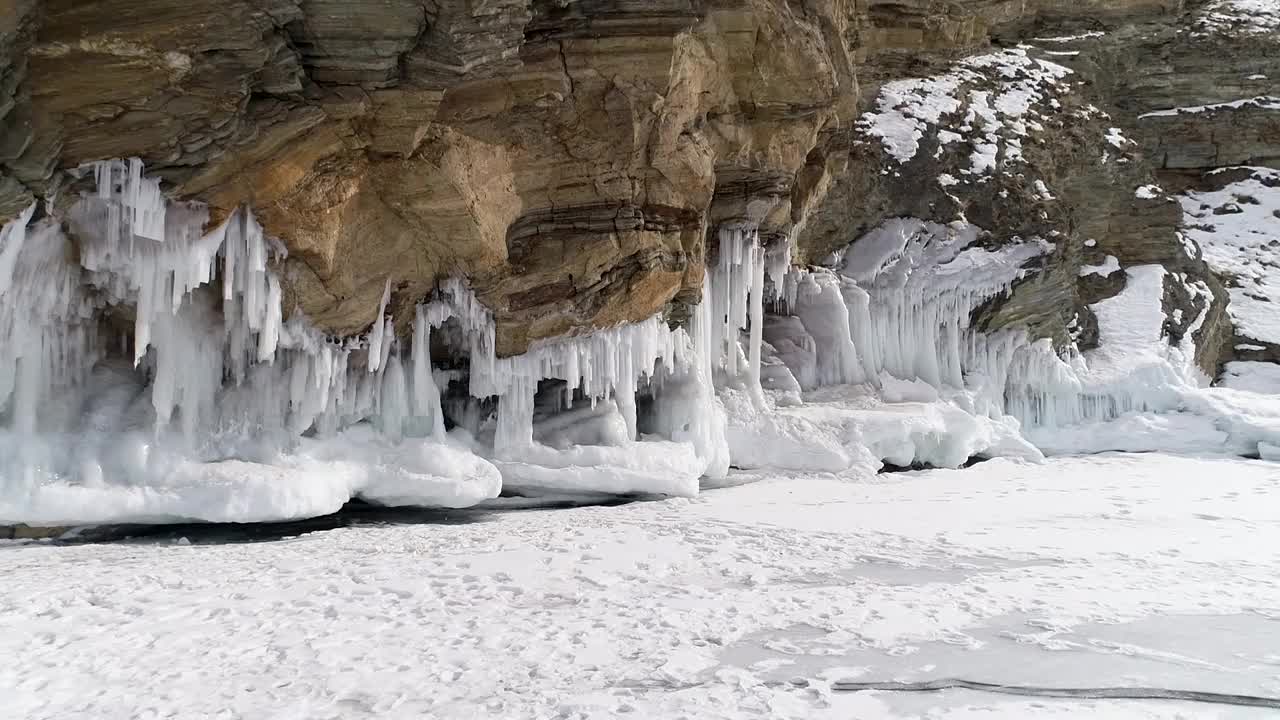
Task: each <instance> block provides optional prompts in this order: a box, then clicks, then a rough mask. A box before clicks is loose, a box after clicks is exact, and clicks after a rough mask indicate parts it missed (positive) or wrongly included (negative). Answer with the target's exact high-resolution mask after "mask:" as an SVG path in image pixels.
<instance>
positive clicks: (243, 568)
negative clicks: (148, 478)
mask: <svg viewBox="0 0 1280 720" xmlns="http://www.w3.org/2000/svg"><path fill="white" fill-rule="evenodd" d="M732 480H733V482H735V483H743V482H746V481H749V480H758V481H757V482H751V483H748V484H739V485H737V486H735V487H728V488H724V489H718V490H710V491H707V492H705V493H704V494H703V495H702V496H701V497H700V498H698V499H694V500H688V499H674V500H668V501H663V502H652V503H638V504H631V505H625V506H619V507H607V508H606V507H585V508H579V509H570V510H556V511H534V512H501V511H499V512H485V511H460V514H456V515H454V516H452V518H451V521H450V522H449V523H448V524H413V523H412V522H410V523H409V524H396V523H392V524H375V525H363V526H353V527H345V528H340V529H334V530H329V531H324V532H313V533H310V534H303V535H301V536H297V537H293V536H288V535H286V536H285V537H281V538H280V539H278V540H274V541H267V542H250V543H244V544H235V543H233V544H219V543H215V544H206V543H208V542H209V541H210V540H219V541H222V540H225V539H226V534H225V531H221V533H222V534H210V533H208V532H202V531H201V530H200V528H198V527H188V528H185V529H182V530H178V531H174V533H171V534H170V535H168V536H166V537H168V538H169V539H168V540H154V539H153V540H152V541H150V542H135V543H119V544H85V545H74V544H71V545H55V544H49V543H45V542H31V543H22V542H14V541H8V542H0V563H3V567H4V575H5V590H4V592H3V593H0V652H3V653H4V655H5V656H6V657H7V658H9V661H8V662H6V663H4V664H2V665H0V691H2V692H3V697H4V706H5V710H6V712H7V713H8V714H10V715H11V716H13V717H21V718H25V719H26V720H41V719H44V718H50V719H52V718H57V719H59V720H71V719H74V718H93V719H94V720H104V719H110V718H132V717H181V718H215V717H217V718H228V719H231V718H266V717H273V718H309V719H310V718H355V717H381V718H415V719H416V718H423V717H439V718H490V717H499V718H506V719H509V720H517V719H519V718H553V717H555V718H579V719H594V718H610V717H622V716H628V717H640V718H654V719H660V718H663V719H664V718H682V717H688V718H734V719H737V718H744V717H770V718H830V719H832V720H836V719H839V720H847V719H848V718H885V719H887V720H892V719H895V718H920V719H923V718H930V719H936V718H977V717H981V718H1008V719H1010V720H1028V719H1032V718H1126V719H1127V718H1143V719H1145V720H1152V719H1156V718H1159V719H1161V720H1173V719H1174V718H1240V719H1242V720H1243V719H1249V720H1252V719H1254V718H1257V719H1259V720H1260V719H1261V718H1267V717H1273V716H1274V712H1275V711H1274V710H1265V709H1249V708H1239V707H1227V706H1211V705H1192V704H1188V703H1180V702H1160V701H1066V700H1051V699H1042V698H1036V699H1029V698H1017V697H1005V696H997V695H985V694H980V693H975V692H965V691H948V692H944V693H936V694H921V695H907V694H901V695H895V694H893V693H886V692H880V693H857V694H847V693H834V692H832V691H831V690H830V684H831V683H833V682H836V681H840V680H861V681H871V680H893V679H899V680H921V679H932V678H943V677H963V678H966V679H971V680H976V681H989V682H1000V683H1016V684H1026V685H1045V686H1051V687H1065V686H1157V687H1170V688H1180V689H1188V690H1203V691H1216V692H1229V693H1240V694H1250V695H1270V696H1276V695H1280V669H1278V667H1280V665H1278V664H1277V663H1280V658H1277V655H1276V648H1277V647H1280V555H1277V553H1275V552H1272V551H1271V548H1274V547H1276V545H1277V544H1278V543H1280V470H1277V466H1276V465H1274V464H1268V463H1263V462H1259V461H1249V460H1239V459H1191V458H1177V457H1169V456H1162V455H1141V456H1118V455H1104V456H1095V457H1088V458H1064V459H1059V460H1055V461H1053V462H1051V463H1049V464H1043V465H1036V464H1024V463H1021V462H1017V461H1011V460H994V461H990V462H987V463H983V464H980V465H977V466H975V467H973V468H970V469H968V470H958V471H928V472H919V473H903V474H895V475H885V476H881V477H880V478H879V479H878V480H876V481H875V482H864V483H847V482H842V481H839V480H836V479H834V478H831V477H829V476H805V475H799V476H789V477H776V476H774V477H770V476H767V475H765V476H750V475H741V474H740V475H737V476H735V477H734V478H732ZM406 517H407V516H406ZM406 517H401V518H400V520H401V521H402V522H403V521H405V520H406ZM304 530H305V528H304Z"/></svg>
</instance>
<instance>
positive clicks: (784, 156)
mask: <svg viewBox="0 0 1280 720" xmlns="http://www.w3.org/2000/svg"><path fill="white" fill-rule="evenodd" d="M1222 4H1223V2H1221V0H1219V1H1218V2H1215V3H1212V4H1211V5H1214V6H1217V5H1222ZM1228 4H1229V3H1228ZM3 5H4V13H3V15H2V17H3V19H0V218H9V217H12V216H13V215H15V214H16V213H17V212H18V211H19V210H21V209H22V208H23V207H25V206H26V205H28V204H29V203H30V202H31V201H32V200H33V199H34V198H44V199H47V200H51V201H55V202H56V201H57V200H58V199H60V198H67V197H71V196H73V195H74V193H75V191H76V188H77V183H78V182H79V179H78V173H77V170H76V169H77V168H78V167H80V166H81V165H82V164H84V163H88V162H92V161H95V160H101V159H105V158H114V157H139V158H141V159H142V160H143V161H144V162H145V163H146V165H147V167H148V168H149V170H150V171H151V172H154V173H158V174H160V175H161V176H162V177H163V178H164V179H165V183H166V184H165V189H166V191H167V192H169V193H170V194H172V195H174V196H178V197H186V198H194V199H199V200H202V201H204V202H206V203H208V204H209V205H210V206H211V207H212V209H213V213H212V216H213V220H214V221H218V220H220V219H221V218H222V217H225V216H226V215H227V214H228V213H230V212H231V211H233V210H234V209H235V208H237V207H239V206H242V205H246V206H249V207H252V208H253V211H254V213H255V214H256V217H257V218H258V220H259V221H260V222H261V223H262V224H263V225H264V227H265V228H266V230H267V231H268V232H269V233H270V234H272V235H274V236H276V237H278V238H279V239H280V240H281V241H282V242H283V243H284V245H285V246H286V247H287V248H288V258H287V260H284V261H283V264H284V267H283V272H282V277H283V278H284V279H285V283H286V287H285V296H286V298H287V303H286V305H287V307H290V308H293V309H294V310H295V311H296V312H302V313H305V314H306V316H307V317H308V318H310V319H311V320H312V321H313V322H315V323H316V324H318V325H319V326H320V327H322V328H324V329H326V330H327V331H329V332H331V333H334V334H337V335H346V334H352V333H357V332H360V331H362V330H363V329H365V328H367V327H368V326H369V325H370V323H371V322H372V321H373V320H374V317H375V314H376V312H377V308H378V305H379V302H378V301H379V297H380V295H381V293H382V289H383V287H384V285H385V284H386V283H387V282H388V281H389V282H390V283H391V285H392V288H393V292H392V301H391V307H392V309H393V311H394V314H395V316H396V317H397V318H408V317H410V316H411V313H409V312H404V311H403V310H404V309H406V308H409V307H411V306H412V304H413V303H415V302H418V301H419V300H421V299H422V298H423V297H424V296H426V295H427V294H428V293H429V292H430V291H431V289H432V288H433V287H434V286H435V285H436V283H437V282H438V280H440V279H441V278H444V277H448V276H456V275H463V276H466V277H468V278H470V281H471V284H472V287H473V288H474V290H475V291H476V293H477V295H478V297H479V298H480V299H481V301H482V302H483V303H484V304H485V305H486V306H488V307H489V308H491V309H492V310H493V312H494V315H495V320H496V322H497V344H498V349H499V352H500V354H514V353H518V352H521V351H523V350H524V349H525V348H526V347H528V345H529V343H530V342H531V341H534V340H537V339H540V338H547V337H552V336H557V335H561V334H565V333H573V332H578V331H581V330H584V329H587V328H593V327H605V326H610V325H615V324H618V323H621V322H625V321H635V320H640V319H643V318H646V317H649V316H651V315H653V314H654V313H656V312H661V311H663V310H664V309H666V310H669V311H670V310H673V309H676V308H678V307H679V306H681V305H682V304H685V303H688V302H690V301H693V300H696V298H698V297H699V292H700V287H701V283H702V278H703V268H704V265H705V263H706V259H707V256H708V252H709V250H711V251H714V248H713V247H710V246H713V245H714V240H711V238H714V237H715V232H714V231H715V230H716V229H717V228H718V227H721V226H725V225H729V224H735V223H749V224H751V225H754V226H758V227H759V228H760V232H761V234H762V237H764V238H765V239H766V241H767V242H769V243H772V244H778V243H791V244H793V245H794V246H795V259H796V261H797V262H801V263H817V262H821V261H823V260H824V259H825V257H826V255H827V254H829V253H830V252H831V251H832V250H835V249H837V248H840V247H843V246H845V245H847V244H848V243H849V242H850V241H851V240H852V239H853V238H855V237H857V236H858V235H860V234H861V233H862V232H864V231H865V230H867V229H870V228H872V227H875V226H876V225H877V224H879V223H880V222H881V221H883V220H884V219H886V218H891V217H896V216H904V215H910V216H914V217H919V218H922V219H927V220H934V221H939V222H950V221H952V220H955V219H957V218H965V219H967V220H968V221H970V222H972V223H974V224H976V225H978V226H980V227H982V228H985V229H986V230H988V231H989V235H988V237H986V238H985V239H984V242H986V243H989V244H991V245H992V246H995V245H1000V244H1002V243H1006V242H1010V241H1012V240H1014V239H1027V238H1033V237H1034V238H1040V239H1042V240H1043V241H1045V242H1048V243H1050V244H1052V245H1053V246H1054V247H1055V248H1056V251H1055V252H1053V253H1052V254H1050V255H1048V256H1046V258H1045V259H1044V260H1043V261H1042V262H1041V264H1040V266H1039V267H1038V268H1036V271H1035V272H1034V273H1032V274H1031V275H1030V276H1029V277H1028V278H1027V279H1026V280H1025V281H1023V282H1021V283H1020V284H1019V285H1018V286H1017V288H1016V289H1015V291H1014V292H1013V294H1012V295H1011V296H1010V297H1009V298H1007V299H1005V300H1002V301H1000V302H998V303H993V304H990V305H989V306H988V307H986V308H984V309H983V310H982V312H981V318H979V321H980V323H981V324H982V325H983V326H985V327H990V328H992V329H996V328H1001V327H1010V326H1018V327H1028V328H1030V329H1031V331H1032V333H1033V334H1035V335H1038V336H1048V337H1053V338H1054V339H1055V340H1056V341H1057V342H1059V343H1065V342H1067V341H1069V340H1070V339H1071V338H1073V337H1074V338H1076V339H1080V338H1082V337H1083V338H1085V343H1086V344H1087V336H1088V333H1087V328H1088V326H1089V323H1090V320H1089V317H1088V309H1087V306H1088V304H1089V303H1091V302H1096V301H1097V300H1099V299H1102V298H1104V297H1106V296H1107V293H1108V292H1111V293H1113V294H1114V292H1116V291H1117V288H1116V287H1115V286H1116V281H1112V282H1110V284H1108V283H1107V282H1101V281H1099V280H1097V279H1096V277H1095V276H1086V279H1081V276H1080V273H1079V268H1080V267H1081V266H1082V265H1098V264H1100V263H1103V262H1104V260H1105V259H1106V258H1107V257H1108V256H1113V257H1116V258H1119V261H1120V262H1121V264H1122V265H1123V266H1128V265H1136V264H1143V263H1159V264H1162V265H1165V266H1166V267H1168V268H1169V269H1170V270H1171V271H1173V272H1177V273H1182V274H1184V275H1185V276H1186V277H1188V278H1191V279H1192V280H1195V281H1197V282H1203V283H1206V284H1207V285H1208V286H1209V287H1211V288H1213V293H1214V297H1215V298H1216V299H1218V300H1225V294H1224V293H1223V291H1222V290H1221V288H1220V287H1219V284H1218V281H1217V280H1216V279H1215V276H1214V275H1213V273H1212V272H1210V270H1209V269H1208V268H1207V267H1206V266H1205V265H1204V263H1203V262H1201V260H1200V259H1199V258H1198V257H1194V256H1188V254H1187V252H1186V251H1185V249H1184V247H1183V245H1182V244H1181V243H1180V242H1179V240H1178V237H1177V228H1178V226H1179V225H1180V223H1181V211H1180V210H1179V206H1178V204H1177V203H1176V202H1174V201H1172V200H1170V199H1169V198H1168V197H1167V196H1166V195H1164V194H1163V193H1161V194H1158V195H1156V196H1154V197H1145V196H1142V195H1141V194H1138V193H1137V190H1138V189H1139V188H1141V187H1144V186H1147V185H1149V184H1154V183H1155V182H1156V180H1157V178H1156V177H1155V175H1154V174H1153V173H1155V174H1159V176H1160V178H1159V182H1161V183H1164V184H1165V186H1166V187H1165V189H1166V190H1170V191H1177V190H1180V189H1183V187H1186V186H1187V183H1190V182H1191V181H1192V180H1194V178H1195V177H1197V176H1198V175H1199V173H1201V172H1202V171H1206V170H1213V169H1216V168H1219V167H1222V166H1224V165H1235V164H1255V165H1266V164H1271V165H1274V164H1275V163H1276V162H1277V159H1278V158H1280V152H1278V151H1277V143H1280V140H1277V133H1280V126H1278V125H1277V124H1276V123H1277V120H1276V118H1280V113H1276V112H1274V111H1273V110H1271V109H1270V106H1269V105H1268V104H1267V103H1268V102H1269V101H1268V100H1266V99H1265V96H1266V95H1267V94H1268V93H1269V92H1270V90H1269V88H1270V87H1273V85H1274V83H1273V82H1272V81H1270V80H1268V79H1267V78H1273V77H1274V78H1280V67H1276V65H1277V64H1280V60H1276V59H1275V54H1274V53H1270V52H1269V51H1267V48H1268V47H1274V45H1273V43H1274V40H1275V38H1274V32H1273V30H1274V27H1273V26H1264V27H1262V28H1261V30H1260V31H1259V30H1258V28H1255V27H1253V26H1251V25H1248V24H1247V23H1245V22H1244V21H1243V20H1240V19H1239V18H1236V17H1235V16H1232V15H1230V13H1227V12H1225V11H1223V10H1222V8H1216V9H1213V8H1211V9H1212V12H1210V11H1209V10H1206V8H1204V7H1202V6H1203V5H1204V4H1203V3H1194V2H1186V3H1184V2H1182V1H1181V0H1129V1H1126V2H1086V3H1071V4H1064V3H1059V2H1023V1H1017V2H1015V1H1013V0H957V1H956V2H950V3H904V2H882V1H881V0H787V1H783V0H647V1H645V2H638V1H633V0H489V1H485V2H480V1H479V0H428V1H427V2H422V1H421V0H387V1H386V2H379V3H347V2H336V1H335V0H237V1H235V2H229V3H210V2H206V1H204V0H185V1H184V2H176V1H175V0H143V1H141V2H139V1H137V0H130V1H129V2H125V1H124V0H105V1H103V2H95V3H82V2H73V1H72V0H43V1H41V0H10V1H9V2H7V3H4V4H3ZM1233 18H1234V19H1233ZM1246 20H1247V18H1246ZM1055 36H1057V37H1055ZM1063 36H1068V37H1065V38H1064V37H1063ZM1037 38H1040V39H1039V40H1037ZM1046 38H1048V40H1045V39H1046ZM1021 42H1030V43H1032V44H1033V45H1034V47H1028V48H1023V49H1020V50H1019V49H1013V50H1000V46H1003V47H1006V48H1012V47H1014V46H1016V45H1017V43H1021ZM1269 44H1270V45H1269ZM1224 53H1229V54H1230V57H1231V58H1232V62H1230V63H1224V62H1222V61H1221V59H1222V57H1223V55H1224ZM975 55H976V56H978V57H983V58H988V59H987V60H979V61H974V60H973V59H969V60H965V59H964V58H972V57H973V56H975ZM992 58H995V59H992ZM1059 67H1061V72H1059V70H1057V69H1053V68H1059ZM905 78H933V80H932V81H930V82H934V83H935V85H934V86H930V87H928V88H926V90H927V91H928V92H930V93H937V92H942V94H943V95H945V96H947V97H951V98H952V99H953V100H954V103H953V105H948V106H947V107H945V108H941V109H939V108H933V109H929V108H924V109H923V110H921V111H920V112H918V113H917V114H916V115H917V117H916V118H915V119H916V120H918V121H919V127H914V126H913V127H912V128H911V129H910V131H911V132H912V133H917V132H918V133H919V135H920V137H919V138H916V140H915V142H916V143H917V145H918V147H917V148H916V150H915V151H914V152H913V153H912V154H911V155H910V156H909V157H903V156H900V155H898V156H896V155H895V147H894V146H893V144H892V143H891V142H888V141H887V140H886V138H885V136H884V134H883V132H880V130H878V129H877V126H876V122H877V120H876V119H877V118H881V119H884V118H889V120H892V117H890V116H892V115H894V114H895V113H897V115H902V113H901V112H899V111H901V110H902V108H903V107H905V106H908V105H909V104H910V102H911V101H912V97H918V96H919V95H920V93H918V92H917V91H915V90H911V88H910V87H909V86H905V85H904V86H901V87H897V88H896V89H895V85H894V84H895V83H896V82H898V81H901V80H903V79H905ZM939 82H941V83H942V84H943V85H945V86H946V87H942V86H939V85H937V84H936V83H939ZM948 93H949V95H948ZM1028 93H1030V94H1032V95H1034V97H1028V96H1027V94H1028ZM1272 94H1280V93H1272ZM1001 96H1004V97H1005V99H1006V102H1007V103H1012V105H1008V104H1006V105H1003V106H1002V105H998V104H997V105H993V106H990V107H986V106H984V105H983V103H985V102H987V101H988V100H990V99H992V98H995V99H999V98H1000V97H1001ZM1259 96H1264V97H1263V99H1259V100H1249V98H1258V97H1259ZM1241 100H1244V101H1245V102H1243V103H1237V101H1241ZM1215 103H1233V104H1232V105H1230V106H1223V107H1222V108H1219V109H1216V110H1212V111H1210V112H1205V113H1196V114H1194V115H1187V114H1185V113H1179V112H1172V113H1170V112H1167V111H1169V110H1170V109H1171V108H1176V107H1185V106H1193V105H1210V104H1215ZM1023 104H1025V105H1026V107H1022V105H1023ZM935 111H937V112H935ZM1014 116H1018V117H1016V118H1015V117H1014ZM1023 116H1025V117H1023ZM966 118H968V119H966ZM1019 123H1021V125H1020V124H1019ZM961 126H965V127H968V131H965V132H962V133H956V131H955V130H953V129H949V128H956V127H961ZM940 131H943V132H940ZM877 133H879V134H877ZM957 134H958V135H960V136H959V137H955V135H957ZM1130 138H1132V140H1131V139H1130ZM982 163H989V164H990V167H989V168H985V169H984V168H983V167H981V165H982ZM996 167H999V168H1001V171H1000V172H992V170H994V169H995V168H996ZM1174 177H1179V178H1183V180H1181V181H1176V182H1175V180H1174V179H1173V178H1174ZM1184 301H1185V302H1186V303H1191V304H1190V305H1188V307H1187V308H1186V310H1187V312H1186V313H1184V315H1185V316H1186V317H1194V316H1197V315H1198V310H1199V309H1202V308H1197V307H1194V302H1196V301H1195V300H1194V299H1184V300H1178V299H1176V298H1175V299H1173V300H1171V302H1175V303H1176V302H1184ZM1222 304H1223V303H1215V307H1218V306H1221V305H1222ZM673 317H678V313H674V314H673ZM1225 318H1226V315H1225V313H1223V311H1222V310H1221V309H1220V307H1218V309H1215V310H1213V312H1212V314H1211V316H1210V318H1209V320H1208V321H1207V322H1205V323H1204V324H1203V325H1202V326H1200V328H1199V329H1198V330H1197V332H1198V333H1199V334H1200V335H1201V336H1202V338H1201V340H1202V341H1201V342H1199V343H1198V345H1197V347H1198V348H1199V349H1200V350H1199V352H1200V357H1199V360H1200V363H1201V365H1202V367H1204V368H1205V369H1206V370H1210V369H1212V368H1214V367H1216V365H1217V364H1218V363H1219V361H1220V360H1221V359H1222V357H1221V356H1220V355H1221V354H1220V352H1219V350H1218V349H1217V348H1218V347H1219V346H1221V345H1222V344H1223V343H1225V342H1226V341H1225V340H1224V338H1228V337H1230V336H1231V335H1232V332H1231V330H1230V328H1229V327H1228V326H1227V324H1226V320H1225ZM1187 322H1190V321H1189V320H1188V321H1187ZM1082 328H1084V329H1085V330H1082ZM1185 329H1186V328H1183V330H1185Z"/></svg>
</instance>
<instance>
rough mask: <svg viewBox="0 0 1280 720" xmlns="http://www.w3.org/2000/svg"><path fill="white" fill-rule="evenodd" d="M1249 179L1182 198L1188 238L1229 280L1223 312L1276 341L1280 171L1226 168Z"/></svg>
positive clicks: (1279, 338)
mask: <svg viewBox="0 0 1280 720" xmlns="http://www.w3.org/2000/svg"><path fill="white" fill-rule="evenodd" d="M1234 172H1244V173H1247V177H1245V178H1244V179H1241V180H1238V181H1236V182H1232V183H1228V184H1227V185H1226V186H1225V187H1223V188H1222V189H1220V190H1215V191H1207V192H1194V191H1193V192H1188V193H1186V194H1185V195H1183V196H1182V197H1181V198H1180V201H1181V203H1182V209H1183V213H1184V216H1185V218H1186V219H1185V223H1186V228H1187V229H1186V233H1187V236H1188V237H1189V238H1190V239H1191V240H1193V241H1194V242H1195V243H1196V244H1198V245H1199V246H1200V248H1201V250H1202V251H1203V254H1204V260H1205V262H1206V263H1208V264H1209V266H1210V267H1212V268H1213V269H1214V270H1216V271H1218V272H1219V273H1222V274H1224V275H1226V276H1227V277H1228V278H1230V282H1229V283H1228V290H1229V292H1230V295H1231V302H1230V304H1229V305H1228V306H1227V312H1228V314H1229V315H1230V317H1231V320H1232V322H1233V323H1234V324H1235V326H1236V329H1237V331H1238V332H1239V333H1240V334H1241V335H1243V336H1245V337H1248V338H1252V339H1254V340H1260V341H1262V342H1266V343H1280V172H1278V171H1276V170H1272V169H1268V168H1247V169H1243V170H1242V169H1226V170H1220V171H1218V173H1216V174H1220V173H1234Z"/></svg>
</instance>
